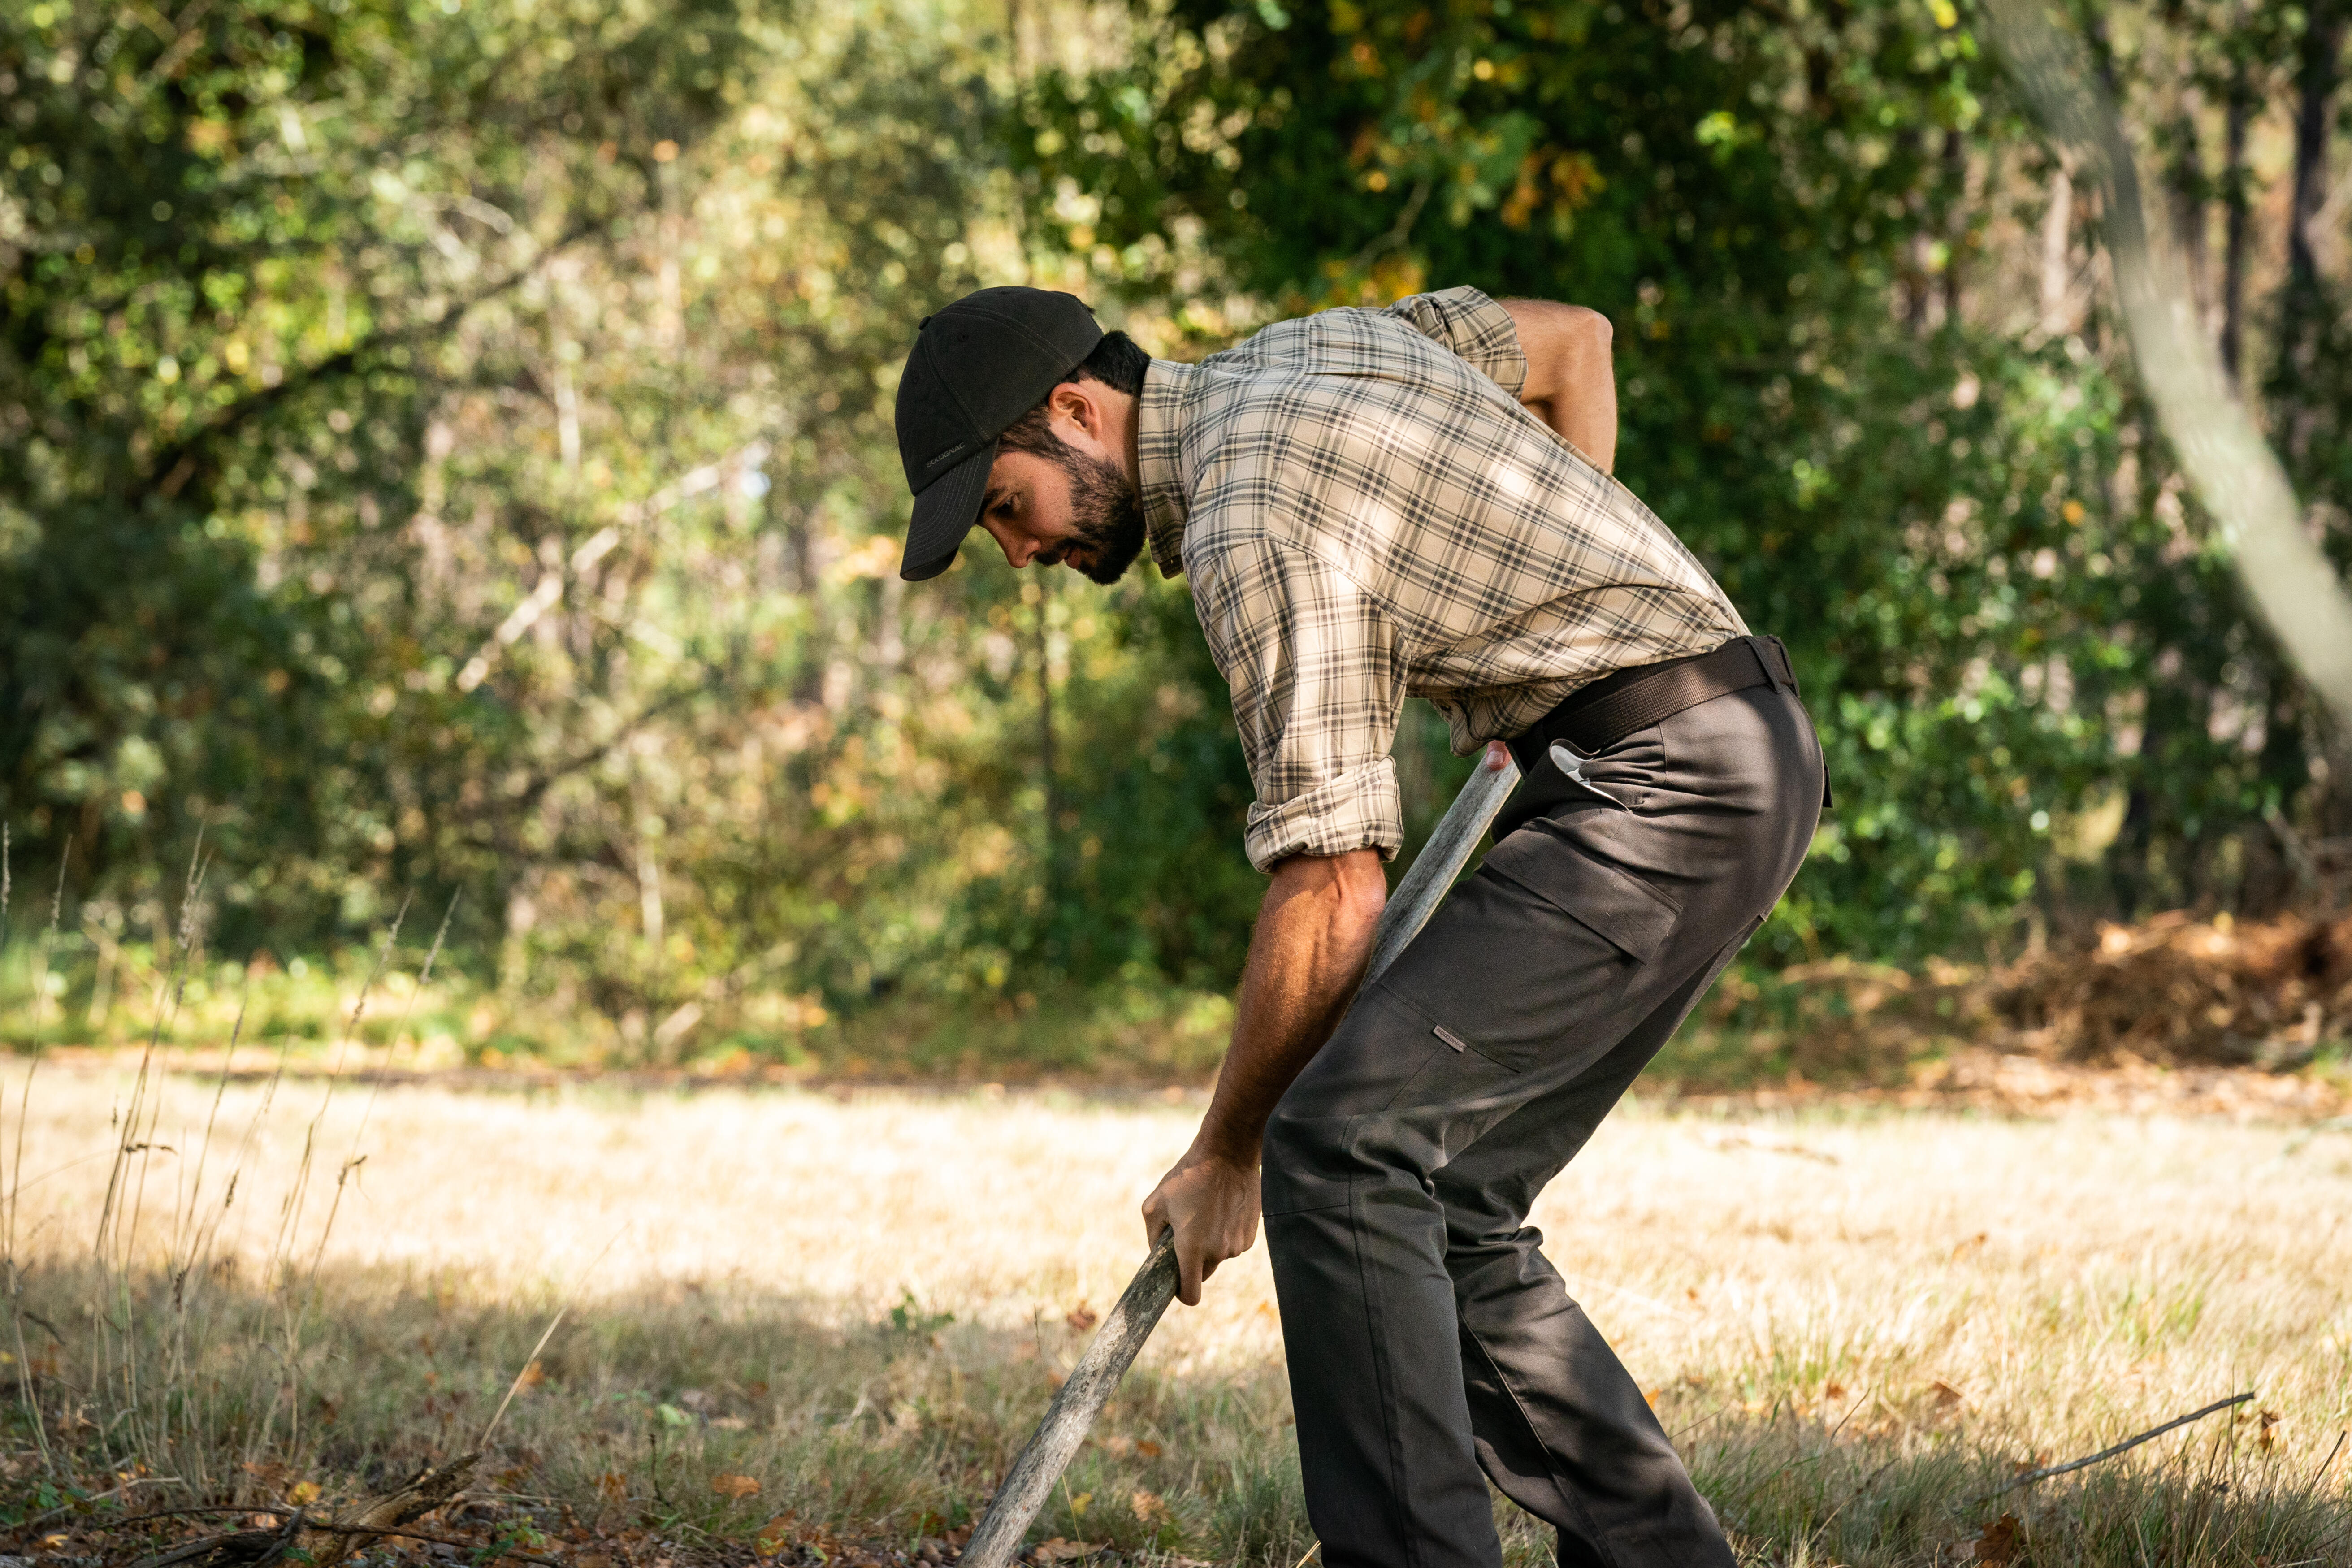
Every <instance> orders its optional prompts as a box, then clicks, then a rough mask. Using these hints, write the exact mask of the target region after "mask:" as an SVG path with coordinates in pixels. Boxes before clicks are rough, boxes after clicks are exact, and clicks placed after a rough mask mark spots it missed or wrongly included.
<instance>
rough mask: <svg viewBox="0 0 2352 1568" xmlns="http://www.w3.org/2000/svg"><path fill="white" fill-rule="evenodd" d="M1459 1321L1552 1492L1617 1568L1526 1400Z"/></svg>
mask: <svg viewBox="0 0 2352 1568" xmlns="http://www.w3.org/2000/svg"><path fill="white" fill-rule="evenodd" d="M1455 1311H1456V1316H1457V1317H1459V1313H1460V1309H1458V1308H1457V1309H1456V1310H1455ZM1460 1321H1461V1323H1462V1331H1463V1332H1464V1333H1465V1334H1468V1335H1469V1336H1470V1342H1471V1343H1473V1344H1475V1345H1476V1346H1477V1347H1478V1353H1479V1354H1480V1355H1482V1356H1484V1357H1486V1365H1487V1366H1488V1368H1490V1369H1491V1370H1492V1371H1493V1372H1494V1374H1495V1382H1496V1385H1497V1386H1499V1387H1500V1388H1501V1389H1502V1391H1503V1393H1504V1394H1506V1395H1507V1396H1508V1397H1509V1399H1510V1401H1511V1408H1512V1409H1513V1410H1514V1411H1517V1413H1518V1417H1519V1423H1520V1425H1521V1426H1525V1427H1526V1428H1527V1433H1528V1437H1529V1438H1530V1439H1532V1440H1533V1441H1534V1443H1535V1446H1536V1452H1538V1453H1539V1454H1541V1455H1542V1456H1543V1458H1544V1473H1545V1474H1546V1475H1549V1477H1550V1478H1551V1484H1552V1489H1553V1490H1554V1491H1556V1492H1558V1493H1559V1497H1560V1500H1561V1501H1562V1502H1564V1503H1566V1504H1567V1505H1568V1507H1569V1508H1570V1509H1571V1510H1574V1511H1575V1513H1576V1516H1577V1518H1578V1519H1579V1520H1580V1521H1582V1523H1583V1526H1584V1536H1585V1539H1586V1540H1587V1541H1589V1542H1591V1543H1592V1546H1593V1549H1594V1550H1595V1551H1597V1552H1600V1553H1601V1556H1602V1557H1603V1558H1605V1559H1607V1560H1608V1563H1609V1564H1610V1568H1617V1564H1618V1563H1619V1558H1618V1556H1617V1552H1616V1549H1615V1548H1614V1547H1613V1546H1612V1545H1611V1544H1610V1542H1609V1541H1608V1539H1607V1538H1606V1537H1605V1536H1603V1535H1602V1534H1601V1526H1600V1524H1599V1522H1598V1521H1595V1520H1594V1519H1593V1517H1592V1512H1591V1510H1590V1509H1588V1508H1586V1507H1585V1506H1584V1499H1583V1498H1582V1497H1580V1496H1579V1495H1578V1493H1577V1490H1576V1488H1575V1487H1574V1486H1573V1485H1572V1484H1570V1481H1569V1479H1568V1477H1567V1476H1565V1475H1563V1474H1562V1473H1561V1472H1560V1468H1559V1466H1558V1465H1556V1464H1554V1463H1553V1462H1552V1452H1551V1447H1550V1445H1549V1444H1547V1443H1546V1442H1545V1441H1544V1440H1543V1434H1542V1433H1541V1432H1539V1431H1538V1430H1537V1429H1536V1423H1535V1417H1534V1416H1532V1415H1528V1406H1527V1401H1526V1400H1524V1399H1522V1398H1520V1397H1519V1391H1518V1389H1517V1386H1515V1385H1514V1384H1513V1383H1512V1381H1511V1374H1510V1373H1509V1372H1507V1370H1505V1368H1504V1366H1503V1363H1502V1362H1501V1361H1500V1360H1498V1359H1496V1355H1495V1352H1493V1351H1490V1350H1488V1349H1487V1348H1486V1340H1485V1339H1484V1338H1483V1337H1482V1336H1481V1335H1480V1334H1479V1332H1478V1331H1477V1330H1476V1329H1475V1328H1473V1327H1471V1326H1470V1321H1469V1320H1468V1319H1466V1318H1462V1319H1461V1320H1460Z"/></svg>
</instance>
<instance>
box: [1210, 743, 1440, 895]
mask: <svg viewBox="0 0 2352 1568" xmlns="http://www.w3.org/2000/svg"><path fill="white" fill-rule="evenodd" d="M1403 842H1404V805H1403V803H1402V800H1401V799H1400V798H1399V797H1398V795H1397V782H1396V763H1395V762H1394V760H1392V759H1391V758H1388V757H1382V758H1381V759H1380V760H1379V761H1378V762H1372V763H1365V764H1364V765H1363V766H1362V767H1360V768H1349V770H1348V771H1347V772H1346V773H1341V774H1340V775H1339V777H1337V778H1333V779H1327V780H1325V781H1324V782H1323V783H1322V784H1318V785H1317V786H1316V787H1315V788H1314V789H1311V790H1309V791H1307V793H1306V794H1305V795H1297V796H1294V797H1293V798H1291V799H1289V800H1286V801H1284V802H1283V803H1282V804H1281V805H1252V806H1251V807H1250V808H1249V831H1248V833H1247V834H1246V836H1245V837H1244V839H1243V845H1244V847H1245V848H1246V849H1247V850H1248V851H1249V858H1250V864H1251V865H1253V866H1255V867H1256V868H1258V869H1259V870H1261V871H1272V870H1273V869H1274V868H1275V866H1276V863H1277V862H1279V861H1283V860H1287V859H1289V858H1291V857H1292V856H1293V855H1345V854H1346V853H1347V852H1348V851H1349V850H1350V849H1377V850H1379V851H1380V852H1381V859H1383V860H1393V859H1395V858H1396V852H1397V848H1398V847H1399V846H1400V845H1402V843H1403Z"/></svg>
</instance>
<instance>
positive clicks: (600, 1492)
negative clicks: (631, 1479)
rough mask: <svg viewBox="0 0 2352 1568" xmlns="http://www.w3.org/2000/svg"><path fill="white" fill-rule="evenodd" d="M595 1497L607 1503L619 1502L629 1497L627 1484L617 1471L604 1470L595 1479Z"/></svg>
mask: <svg viewBox="0 0 2352 1568" xmlns="http://www.w3.org/2000/svg"><path fill="white" fill-rule="evenodd" d="M596 1495H597V1496H598V1497H600V1498H603V1499H604V1500H605V1501H607V1502H619V1501H621V1500H623V1499H624V1498H626V1497H627V1496H628V1495H629V1483H628V1482H627V1481H626V1480H625V1479H623V1478H622V1476H621V1473H620V1472H619V1471H618V1470H606V1471H605V1472H604V1474H603V1475H601V1476H599V1477H597V1478H596Z"/></svg>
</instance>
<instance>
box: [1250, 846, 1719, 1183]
mask: <svg viewBox="0 0 2352 1568" xmlns="http://www.w3.org/2000/svg"><path fill="white" fill-rule="evenodd" d="M1592 881H1593V885H1594V887H1595V888H1597V889H1603V891H1602V892H1600V893H1596V895H1595V896H1596V898H1597V897H1601V896H1607V897H1613V898H1616V899H1620V900H1628V899H1648V898H1650V897H1651V895H1648V894H1645V893H1643V892H1640V891H1638V890H1634V889H1628V888H1625V887H1623V886H1622V885H1618V884H1615V883H1613V882H1612V881H1611V880H1610V879H1609V876H1608V874H1607V873H1606V872H1605V871H1604V872H1602V873H1601V875H1599V876H1597V877H1596V878H1594V879H1592ZM1587 907H1588V910H1590V909H1591V906H1590V905H1588V906H1587ZM1636 912H1640V911H1636ZM1612 923H1613V924H1614V926H1615V930H1616V934H1614V935H1612V934H1608V933H1607V931H1605V929H1604V928H1608V927H1610V926H1612ZM1629 929H1630V927H1629V922H1626V921H1618V922H1612V921H1608V920H1607V919H1606V918H1600V919H1584V918H1578V917H1576V916H1573V915H1570V913H1568V911H1567V910H1564V909H1563V908H1562V907H1561V906H1560V904H1559V902H1558V901H1557V900H1554V899H1552V898H1548V897H1546V896H1545V895H1544V894H1543V893H1540V892H1538V891H1537V890H1535V889H1530V888H1528V887H1526V886H1524V885H1522V884H1520V883H1518V882H1517V881H1515V880H1513V879H1510V878H1507V877H1505V876H1502V875H1499V874H1495V873H1492V872H1489V871H1484V870H1482V871H1481V872H1480V873H1479V874H1478V875H1477V876H1475V877H1473V878H1472V879H1470V880H1469V881H1468V882H1466V883H1465V884H1464V886H1463V887H1462V888H1461V889H1458V890H1457V891H1456V892H1455V893H1454V896H1453V898H1452V899H1451V900H1449V901H1448V902H1447V904H1446V905H1445V907H1444V909H1443V910H1440V911H1439V912H1438V914H1437V916H1436V918H1435V919H1434V920H1433V921H1431V922H1430V925H1429V928H1428V929H1427V930H1426V931H1423V933H1422V934H1421V936H1420V937H1419V938H1418V939H1416V940H1415V942H1413V943H1412V946H1411V947H1410V948H1408V949H1407V950H1406V951H1405V952H1404V954H1403V956H1402V957H1401V958H1400V959H1399V960H1398V961H1397V963H1396V964H1395V965H1394V966H1393V967H1392V968H1391V970H1390V971H1389V973H1388V974H1387V975H1386V976H1384V977H1383V978H1382V980H1381V982H1380V983H1379V984H1374V985H1372V986H1371V987H1370V988H1368V989H1367V990H1366V991H1365V993H1364V994H1363V995H1361V996H1360V997H1359V998H1358V999H1357V1002H1356V1005H1354V1006H1353V1007H1352V1008H1350V1009H1349V1013H1348V1016H1347V1017H1346V1019H1345V1020H1344V1021H1343V1022H1342V1023H1341V1024H1340V1026H1339V1030H1338V1032H1337V1033H1336V1034H1335V1035H1334V1036H1333V1037H1332V1039H1331V1041H1330V1043H1329V1044H1328V1045H1327V1046H1326V1047H1324V1048H1323V1049H1322V1050H1321V1051H1320V1052H1319V1053H1318V1054H1317V1056H1316V1058H1315V1059H1314V1061H1313V1062H1312V1063H1310V1064H1309V1065H1308V1067H1307V1070H1306V1071H1305V1072H1304V1073H1302V1074H1301V1075H1300V1076H1299V1078H1298V1079H1297V1082H1296V1083H1294V1084H1293V1085H1292V1086H1291V1088H1290V1090H1289V1092H1288V1093H1286V1095H1285V1096H1284V1097H1283V1100H1282V1102H1281V1104H1280V1106H1279V1107H1278V1108H1277V1109H1276V1113H1275V1118H1274V1123H1273V1125H1272V1126H1270V1127H1269V1129H1268V1135H1267V1149H1266V1163H1265V1193H1264V1197H1265V1208H1266V1210H1267V1212H1269V1213H1276V1214H1279V1213H1283V1212H1286V1211H1291V1210H1297V1209H1305V1208H1319V1207H1325V1206H1329V1205H1338V1204H1342V1203H1345V1202H1347V1201H1348V1192H1349V1182H1350V1181H1351V1180H1360V1179H1361V1178H1362V1177H1363V1176H1364V1175H1366V1173H1368V1172H1370V1171H1371V1170H1373V1169H1376V1168H1387V1169H1396V1168H1399V1167H1402V1168H1403V1169H1405V1170H1409V1171H1411V1172H1412V1173H1414V1174H1416V1175H1419V1176H1421V1177H1423V1178H1424V1179H1425V1178H1426V1177H1428V1176H1429V1175H1431V1174H1432V1173H1434V1172H1436V1171H1437V1170H1439V1169H1442V1168H1443V1167H1444V1165H1445V1164H1446V1163H1448V1162H1449V1161H1450V1160H1452V1159H1454V1158H1456V1157H1458V1156H1459V1155H1460V1154H1461V1153H1462V1152H1464V1151H1465V1150H1466V1149H1468V1148H1469V1147H1470V1146H1471V1145H1472V1144H1473V1143H1475V1142H1476V1141H1477V1140H1478V1138H1479V1137H1480V1136H1481V1135H1483V1134H1484V1133H1485V1132H1486V1130H1487V1129H1488V1128H1490V1127H1492V1126H1493V1125H1495V1124H1496V1122H1499V1121H1502V1120H1504V1119H1505V1118H1507V1117H1508V1116H1510V1115H1511V1114H1512V1113H1513V1112H1514V1111H1515V1110H1517V1109H1518V1108H1519V1107H1521V1106H1523V1105H1525V1104H1527V1103H1528V1101H1529V1100H1533V1099H1536V1098H1538V1097H1540V1096H1543V1095H1545V1094H1546V1093H1547V1092H1548V1091H1550V1090H1552V1089H1556V1088H1557V1087H1558V1086H1559V1085H1560V1084H1562V1083H1564V1082H1566V1081H1569V1080H1570V1079H1574V1078H1575V1077H1576V1076H1578V1074H1579V1073H1580V1072H1581V1071H1582V1070H1584V1069H1586V1068H1591V1067H1592V1066H1593V1065H1595V1064H1597V1063H1599V1062H1601V1060H1602V1059H1603V1058H1606V1057H1608V1056H1609V1055H1610V1054H1611V1052H1612V1048H1613V1047H1615V1046H1616V1045H1617V1044H1618V1043H1619V1042H1620V1041H1622V1039H1623V1038H1624V1037H1626V1036H1627V1035H1628V1033H1629V1032H1631V1031H1632V1030H1633V1028H1634V1026H1636V1025H1638V1024H1639V1023H1641V1022H1642V1020H1643V1019H1644V1018H1645V1017H1647V1016H1650V1015H1651V1014H1652V1013H1654V1011H1655V1010H1656V1008H1657V1006H1658V1005H1659V1003H1660V1002H1661V1001H1663V1000H1664V998H1665V997H1667V996H1668V995H1669V994H1671V993H1672V992H1673V991H1674V990H1675V979H1676V978H1677V976H1676V975H1675V973H1673V970H1674V968H1675V964H1674V956H1675V944H1674V943H1673V942H1671V941H1668V940H1665V939H1664V936H1663V935H1662V936H1661V940H1660V941H1659V942H1657V943H1655V944H1652V943H1648V942H1643V940H1642V939H1641V938H1639V937H1635V936H1630V935H1629V934H1628V931H1629ZM1718 945H1719V944H1718ZM1635 947H1639V948H1641V949H1642V950H1643V951H1639V952H1636V951H1631V950H1630V949H1633V948H1635ZM1706 956H1707V955H1701V957H1700V958H1699V959H1698V960H1696V963H1704V962H1705V957H1706ZM1680 967H1682V968H1683V969H1685V971H1686V970H1687V969H1688V968H1689V967H1690V965H1682V966H1680Z"/></svg>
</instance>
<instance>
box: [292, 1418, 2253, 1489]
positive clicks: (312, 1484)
mask: <svg viewBox="0 0 2352 1568" xmlns="http://www.w3.org/2000/svg"><path fill="white" fill-rule="evenodd" d="M2269 1434H2270V1429H2269V1428H2268V1427H2264V1428H2263V1436H2265V1437H2267V1436H2269ZM2263 1447H2269V1444H2267V1443H2265V1444H2264V1445H2263ZM286 1500H287V1501H288V1502H290V1503H292V1504H293V1505H294V1506H295V1507H296V1508H300V1507H302V1506H303V1505H304V1504H306V1503H314V1502H317V1501H318V1500H319V1483H318V1482H316V1481H296V1482H295V1483H294V1485H293V1487H292V1489H290V1490H289V1491H288V1492H287V1494H286Z"/></svg>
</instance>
